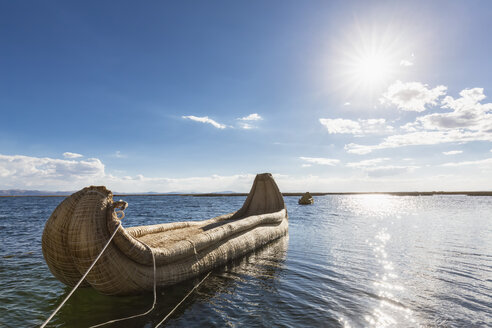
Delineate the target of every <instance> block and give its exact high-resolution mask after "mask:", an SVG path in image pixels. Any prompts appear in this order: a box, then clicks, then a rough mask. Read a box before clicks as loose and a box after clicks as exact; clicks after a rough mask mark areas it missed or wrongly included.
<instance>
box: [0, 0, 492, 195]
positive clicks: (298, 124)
mask: <svg viewBox="0 0 492 328" xmlns="http://www.w3.org/2000/svg"><path fill="white" fill-rule="evenodd" d="M491 15H492V3H490V2H489V1H473V2H464V1H433V2H427V1H426V2H424V1H409V2H407V3H404V2H398V3H397V2H393V1H380V2H378V1H371V2H368V1H302V2H301V1H196V2H192V1H182V2H164V1H155V2H145V3H141V2H126V1H105V2H101V1H84V2H75V1H45V2H35V1H31V2H27V1H22V2H21V1H11V2H8V1H2V2H1V3H0V49H1V55H0V111H1V119H0V189H10V188H22V189H43V190H75V189H78V188H81V187H83V186H86V185H89V184H104V185H107V186H108V187H109V188H110V189H113V190H116V191H125V192H142V191H160V192H166V191H204V192H206V191H220V190H234V191H247V190H248V188H249V186H250V184H251V181H252V178H253V177H254V174H255V173H259V172H272V173H273V174H274V175H275V177H276V179H277V181H278V183H279V185H280V187H281V189H282V190H284V191H304V190H310V191H394V190H397V191H398V190H402V191H407V190H408V191H409V190H490V186H491V182H492V103H491V102H492V101H491V100H490V96H491V95H492V78H491V72H492V61H491V60H490V54H491V53H492V37H491V35H490V30H492V23H491V19H490V17H491Z"/></svg>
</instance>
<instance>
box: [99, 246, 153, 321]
mask: <svg viewBox="0 0 492 328" xmlns="http://www.w3.org/2000/svg"><path fill="white" fill-rule="evenodd" d="M142 244H144V245H145V246H146V247H147V248H148V249H149V250H150V252H151V253H152V263H153V264H154V302H153V303H152V307H151V308H150V309H148V310H147V311H146V312H144V313H141V314H136V315H132V316H129V317H124V318H120V319H114V320H110V321H106V322H104V323H100V324H97V325H94V326H90V327H89V328H95V327H101V326H105V325H107V324H109V323H115V322H118V321H124V320H128V319H133V318H137V317H141V316H144V315H146V314H149V313H150V312H152V310H153V309H154V307H155V304H156V302H157V288H156V285H157V284H156V269H155V256H154V252H153V251H152V248H150V247H149V246H148V245H147V244H145V243H144V242H142Z"/></svg>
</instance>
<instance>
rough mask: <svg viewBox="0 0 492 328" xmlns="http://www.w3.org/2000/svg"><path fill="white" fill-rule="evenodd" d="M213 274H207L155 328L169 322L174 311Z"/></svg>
mask: <svg viewBox="0 0 492 328" xmlns="http://www.w3.org/2000/svg"><path fill="white" fill-rule="evenodd" d="M211 273H212V271H210V272H209V273H207V275H206V276H205V277H203V279H202V280H201V281H200V282H199V283H198V284H197V285H196V286H195V287H193V289H192V290H190V291H189V292H188V294H186V296H185V297H184V298H183V299H182V300H181V302H179V303H178V305H176V306H175V307H174V308H173V309H172V310H171V312H169V313H168V314H167V315H166V316H165V317H164V319H162V320H161V321H160V322H159V323H158V324H157V325H156V326H155V328H157V327H159V326H160V325H162V324H163V323H164V322H165V321H166V320H167V319H168V318H169V317H170V316H171V314H173V313H174V311H176V309H177V308H178V307H179V306H180V305H181V304H182V303H183V302H184V301H185V300H186V299H187V298H188V296H190V295H191V293H193V292H194V291H195V289H197V288H198V287H200V285H201V284H202V282H204V281H205V279H207V278H208V276H210V274H211Z"/></svg>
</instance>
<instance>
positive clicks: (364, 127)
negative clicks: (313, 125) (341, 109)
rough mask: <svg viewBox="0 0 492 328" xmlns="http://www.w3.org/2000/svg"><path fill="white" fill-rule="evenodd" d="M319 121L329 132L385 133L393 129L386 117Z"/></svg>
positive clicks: (324, 119) (325, 119)
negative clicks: (387, 122)
mask: <svg viewBox="0 0 492 328" xmlns="http://www.w3.org/2000/svg"><path fill="white" fill-rule="evenodd" d="M319 122H320V123H321V124H322V125H324V126H325V127H326V129H327V130H328V133H330V134H335V133H349V134H355V135H366V134H384V133H389V132H391V131H393V127H392V126H390V125H387V124H386V120H385V119H384V118H378V119H367V120H364V119H359V120H357V121H353V120H347V119H342V118H335V119H330V118H320V119H319Z"/></svg>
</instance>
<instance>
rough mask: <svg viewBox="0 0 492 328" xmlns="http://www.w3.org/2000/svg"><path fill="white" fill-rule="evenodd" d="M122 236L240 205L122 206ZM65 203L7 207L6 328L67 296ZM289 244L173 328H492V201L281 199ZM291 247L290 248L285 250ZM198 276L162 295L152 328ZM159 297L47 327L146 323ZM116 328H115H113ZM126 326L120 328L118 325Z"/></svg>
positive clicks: (89, 292)
mask: <svg viewBox="0 0 492 328" xmlns="http://www.w3.org/2000/svg"><path fill="white" fill-rule="evenodd" d="M125 200H126V201H128V202H129V204H130V207H129V208H128V209H127V210H126V217H125V220H124V225H125V226H130V225H148V224H155V223H161V222H172V221H182V220H199V219H206V218H210V217H213V216H215V215H217V214H222V213H227V212H231V211H233V210H234V209H237V208H239V207H240V206H241V205H242V203H243V201H244V197H204V198H202V197H126V198H125ZM60 201H61V199H60V198H36V197H34V198H8V199H2V198H0V236H1V238H2V239H1V243H0V286H1V287H0V326H2V327H3V326H6V327H19V326H22V327H23V326H36V325H39V324H41V323H42V322H43V321H44V319H46V318H47V317H48V315H49V314H50V313H51V312H52V311H53V310H54V308H55V307H56V305H57V304H58V303H59V302H60V301H61V300H62V298H63V297H64V295H66V294H67V293H68V292H69V291H70V289H69V288H67V287H65V286H64V285H62V284H61V283H60V282H59V281H57V280H56V279H55V278H54V277H53V276H52V275H51V273H50V272H49V270H48V268H47V266H46V264H45V263H44V260H43V258H42V254H41V233H42V227H43V226H44V223H45V221H46V219H47V218H48V217H49V215H50V213H51V212H52V211H53V209H54V208H55V207H56V205H57V204H58V203H59V202H60ZM285 201H286V204H287V208H288V211H289V218H290V219H289V236H288V238H283V239H281V240H278V241H276V242H275V243H272V244H269V245H268V246H266V247H264V248H262V249H260V250H257V251H256V252H253V253H251V254H250V255H248V256H246V257H244V258H242V259H239V260H237V261H235V262H233V263H230V264H228V265H227V266H224V267H221V268H217V269H215V270H214V271H213V272H212V274H211V275H210V276H209V277H208V278H207V279H206V280H205V281H204V283H203V284H202V285H201V286H200V288H198V289H197V290H196V291H195V292H194V293H193V294H192V295H191V296H190V298H189V299H187V300H186V301H185V302H184V303H183V305H182V306H181V307H180V308H179V309H178V310H177V311H176V313H175V314H173V316H172V317H171V318H170V320H169V321H168V322H167V323H166V326H168V327H228V326H230V327H237V326H243V327H272V326H276V327H418V326H422V327H435V326H445V327H484V326H487V325H489V324H490V322H492V278H491V277H492V225H491V224H490V219H491V216H490V213H491V212H492V211H491V210H492V197H464V196H432V197H409V196H408V197H407V196H405V197H397V196H386V195H367V196H364V195H353V196H325V197H317V198H316V201H315V204H314V205H311V206H308V207H305V206H300V205H298V204H297V197H286V198H285ZM287 246H288V247H287ZM200 278H201V277H199V278H197V279H195V280H193V281H188V282H184V283H181V284H178V285H175V286H172V287H170V288H164V289H161V290H159V294H158V300H157V305H156V308H155V310H154V311H153V312H152V313H151V314H149V315H147V316H145V317H142V318H136V319H133V320H129V321H125V322H124V326H125V327H152V326H153V325H155V324H156V323H158V322H159V321H160V320H162V318H164V317H165V315H166V314H167V313H169V311H170V310H171V309H172V308H173V307H174V306H175V305H176V304H177V303H178V302H179V301H180V300H181V299H182V298H183V297H184V296H185V295H186V294H187V293H188V292H189V291H190V290H191V289H192V288H193V286H194V284H196V283H197V282H198V281H199V279H200ZM152 300H153V296H152V293H149V294H144V295H138V296H131V297H111V296H104V295H100V294H99V293H97V292H95V291H94V290H93V289H91V288H85V289H80V290H78V291H77V292H75V294H74V295H73V296H72V298H71V299H70V300H69V301H68V303H67V304H66V306H65V307H64V308H63V309H62V310H61V312H60V313H59V314H58V315H57V316H56V317H55V318H54V320H53V322H52V324H51V326H52V327H67V326H68V327H87V326H90V325H94V324H97V323H102V322H105V321H108V320H111V319H116V318H121V317H126V316H129V315H132V314H138V313H142V312H145V311H146V310H147V309H148V308H150V306H151V304H152ZM114 327H118V325H114ZM120 327H121V323H120Z"/></svg>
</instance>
